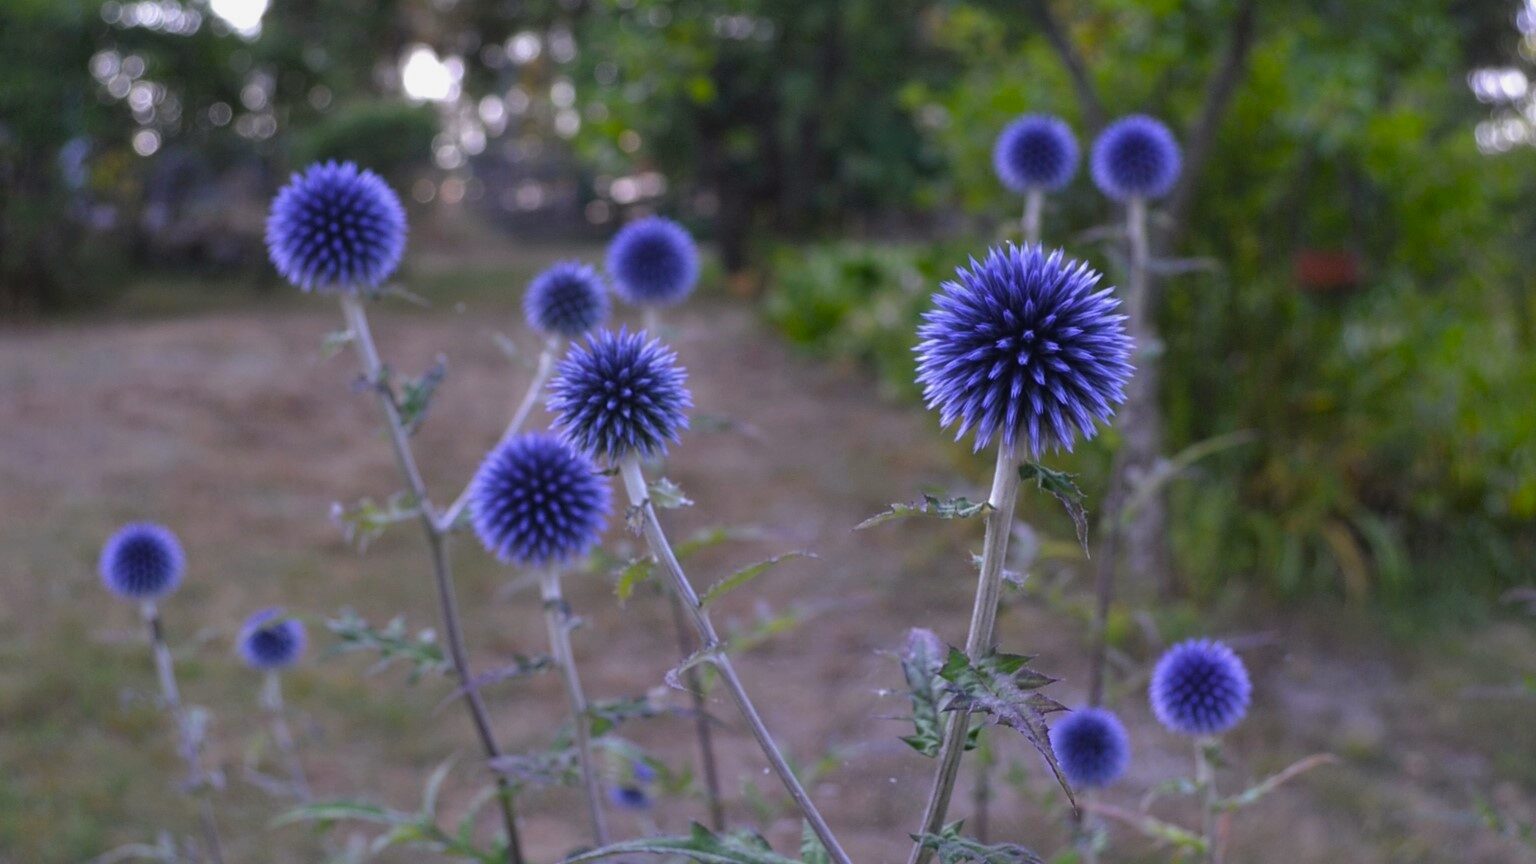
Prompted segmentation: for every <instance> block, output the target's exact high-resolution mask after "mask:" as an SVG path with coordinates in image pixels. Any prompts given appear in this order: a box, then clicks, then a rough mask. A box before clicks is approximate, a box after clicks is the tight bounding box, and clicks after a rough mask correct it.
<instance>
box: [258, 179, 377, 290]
mask: <svg viewBox="0 0 1536 864" xmlns="http://www.w3.org/2000/svg"><path fill="white" fill-rule="evenodd" d="M404 251H405V209H404V208H403V207H401V206H400V198H399V197H398V196H396V195H395V192H394V190H393V189H390V188H389V184H387V183H385V182H384V179H383V178H382V177H380V176H379V175H377V174H375V173H373V172H372V171H368V170H365V169H360V168H358V167H357V166H356V165H355V164H353V163H351V162H322V163H318V164H315V165H311V166H309V167H308V168H306V169H305V170H304V173H302V174H295V175H293V179H291V180H289V181H288V185H287V186H284V187H283V188H282V189H281V190H280V191H279V192H278V193H277V197H276V198H274V199H273V200H272V211H271V213H269V214H268V215H267V254H268V256H269V257H271V259H272V263H273V264H274V265H275V266H276V267H277V271H278V272H279V273H281V274H283V278H285V279H287V280H288V281H289V282H292V283H293V284H294V285H296V286H298V287H299V288H302V289H304V290H305V291H356V290H357V289H358V288H361V287H367V288H376V287H378V285H379V284H380V283H382V282H383V281H384V280H385V279H388V278H389V275H390V274H391V273H393V272H395V268H396V267H397V266H399V264H400V256H401V254H402V253H403V252H404Z"/></svg>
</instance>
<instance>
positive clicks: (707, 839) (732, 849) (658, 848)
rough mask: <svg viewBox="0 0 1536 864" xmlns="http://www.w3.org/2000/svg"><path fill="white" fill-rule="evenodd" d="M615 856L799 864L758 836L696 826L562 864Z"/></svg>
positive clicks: (711, 863) (732, 863) (722, 863)
mask: <svg viewBox="0 0 1536 864" xmlns="http://www.w3.org/2000/svg"><path fill="white" fill-rule="evenodd" d="M616 855H675V856H680V857H682V858H686V859H687V860H689V861H697V862H700V864H799V862H797V861H795V859H793V858H785V857H784V856H782V855H779V854H777V853H775V852H774V851H773V849H772V848H771V847H770V846H769V845H768V841H767V840H764V839H763V838H762V837H761V836H760V835H758V834H754V833H752V832H750V831H737V832H733V833H730V834H716V833H715V832H713V831H711V830H709V829H708V828H705V827H704V826H703V825H700V824H698V823H697V822H695V823H694V824H693V826H692V828H691V829H690V831H689V834H688V836H686V837H646V838H643V839H640V840H628V841H625V842H622V843H614V844H612V845H609V846H604V847H603V848H601V849H594V850H592V851H591V852H584V853H582V854H580V855H576V856H575V857H572V858H567V859H565V861H563V862H561V864H583V862H587V861H597V860H600V859H603V858H612V857H614V856H616Z"/></svg>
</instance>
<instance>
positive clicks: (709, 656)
mask: <svg viewBox="0 0 1536 864" xmlns="http://www.w3.org/2000/svg"><path fill="white" fill-rule="evenodd" d="M720 653H721V652H720V646H718V645H716V646H713V647H710V648H701V649H699V650H698V651H695V652H693V653H692V654H690V655H688V656H687V657H686V658H684V659H683V662H681V663H679V664H677V665H676V666H673V667H672V668H671V669H668V670H667V675H666V681H667V686H668V687H671V688H673V689H674V690H682V691H684V692H686V691H687V690H688V688H687V687H685V686H684V685H683V673H684V672H687V671H688V670H689V669H692V668H694V667H695V666H698V665H700V664H703V663H713V662H714V661H715V658H716V657H719V656H720Z"/></svg>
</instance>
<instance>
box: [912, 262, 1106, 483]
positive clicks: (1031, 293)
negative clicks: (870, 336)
mask: <svg viewBox="0 0 1536 864" xmlns="http://www.w3.org/2000/svg"><path fill="white" fill-rule="evenodd" d="M955 277H956V278H955V280H954V281H951V282H945V283H944V285H943V287H942V288H941V289H940V291H939V293H937V294H935V295H934V308H933V309H931V310H930V311H928V312H927V313H926V314H925V315H924V316H923V323H922V325H921V326H919V327H918V330H917V334H918V337H919V339H920V340H921V341H920V342H919V343H918V345H917V348H916V349H915V350H916V351H917V381H918V383H919V384H921V385H922V386H923V398H924V400H925V401H926V402H927V404H928V407H929V408H930V409H933V410H937V411H938V412H939V417H940V422H941V423H942V424H943V425H944V426H946V427H947V426H950V425H951V424H958V427H959V428H958V430H957V432H956V435H955V438H956V439H957V440H958V439H959V438H961V437H963V436H964V435H965V434H966V433H967V432H970V431H974V432H975V435H976V449H978V450H980V449H981V448H982V447H985V446H986V445H987V444H988V443H989V442H990V441H991V440H992V439H993V438H994V437H996V438H1001V439H1002V442H1003V444H1004V446H1007V447H1013V446H1015V445H1017V444H1021V443H1022V444H1026V445H1027V446H1028V449H1029V452H1030V454H1031V455H1032V456H1039V455H1040V454H1042V453H1044V452H1046V451H1047V450H1055V449H1064V450H1068V451H1070V450H1071V449H1072V447H1073V445H1074V443H1075V441H1076V438H1077V436H1078V435H1079V434H1081V435H1082V436H1083V437H1084V438H1092V437H1093V436H1094V435H1095V434H1096V433H1097V424H1098V423H1102V422H1105V421H1107V420H1108V419H1109V416H1110V415H1111V414H1112V413H1113V412H1114V407H1115V406H1116V405H1118V404H1119V403H1120V402H1122V401H1124V400H1125V383H1126V381H1127V380H1128V379H1129V378H1130V376H1131V363H1130V353H1131V340H1130V337H1129V336H1127V335H1126V331H1125V316H1123V315H1120V314H1118V313H1117V309H1118V308H1119V305H1120V301H1118V300H1116V299H1115V298H1114V297H1113V296H1112V295H1111V293H1110V289H1107V288H1106V289H1104V290H1100V291H1095V290H1094V288H1095V286H1097V285H1098V283H1099V279H1100V276H1099V274H1098V273H1097V272H1095V271H1094V270H1091V269H1089V267H1088V266H1087V265H1086V264H1083V263H1081V262H1079V261H1074V260H1071V259H1068V258H1066V257H1064V256H1063V255H1062V253H1061V251H1060V250H1057V251H1055V252H1051V253H1050V254H1049V255H1047V254H1046V253H1045V252H1044V251H1042V250H1041V248H1040V247H1039V246H1026V247H1023V248H1019V247H1016V246H1013V245H1012V244H1009V245H1007V246H1005V247H1002V248H994V249H992V250H991V251H990V252H988V253H987V257H986V260H985V261H982V262H981V263H977V261H976V259H974V258H973V259H971V263H970V267H969V268H964V267H962V268H960V269H959V270H958V271H956V274H955Z"/></svg>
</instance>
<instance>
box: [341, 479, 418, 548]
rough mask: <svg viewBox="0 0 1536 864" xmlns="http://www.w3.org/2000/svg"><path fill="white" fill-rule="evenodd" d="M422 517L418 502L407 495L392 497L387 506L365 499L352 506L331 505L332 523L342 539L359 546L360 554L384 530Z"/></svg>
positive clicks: (398, 493) (401, 494) (400, 493)
mask: <svg viewBox="0 0 1536 864" xmlns="http://www.w3.org/2000/svg"><path fill="white" fill-rule="evenodd" d="M420 515H421V508H419V507H417V506H416V499H415V498H414V497H412V496H411V495H409V494H407V493H404V492H397V493H395V494H394V495H391V496H389V500H388V501H386V502H384V504H383V506H380V505H378V504H375V503H374V501H373V499H372V498H363V499H362V500H360V501H358V502H357V503H356V504H354V505H352V506H351V507H347V506H345V505H343V504H342V503H341V502H340V501H336V502H332V504H331V522H332V523H334V524H335V525H336V527H338V528H340V529H341V536H342V537H344V538H346V541H347V542H348V543H351V544H353V545H355V546H357V549H358V551H359V552H362V551H366V550H367V549H368V544H369V543H372V542H373V541H374V540H376V539H378V538H379V536H380V535H382V534H383V533H384V529H386V528H388V527H389V526H391V525H394V524H395V523H397V522H405V521H407V520H410V519H415V518H417V517H418V516H420Z"/></svg>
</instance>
